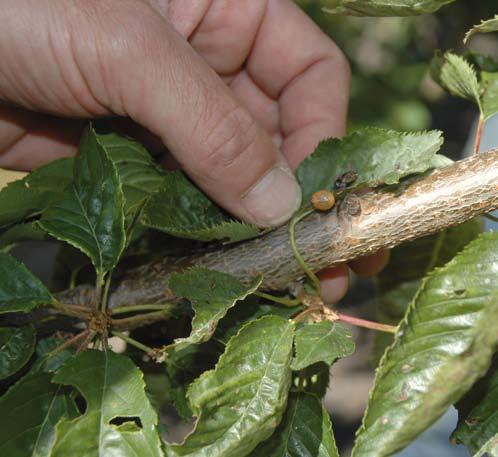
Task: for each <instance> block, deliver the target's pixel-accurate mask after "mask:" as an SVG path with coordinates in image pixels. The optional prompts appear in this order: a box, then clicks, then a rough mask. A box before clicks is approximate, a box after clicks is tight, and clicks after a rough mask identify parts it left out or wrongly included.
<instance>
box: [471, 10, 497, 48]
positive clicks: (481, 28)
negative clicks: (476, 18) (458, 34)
mask: <svg viewBox="0 0 498 457" xmlns="http://www.w3.org/2000/svg"><path fill="white" fill-rule="evenodd" d="M490 32H498V14H496V15H495V17H494V18H493V19H488V20H487V21H481V23H480V24H478V25H474V27H472V28H471V29H470V30H469V31H468V32H467V33H466V35H465V38H464V40H463V42H464V43H467V41H468V40H469V39H470V37H472V36H474V35H476V34H478V33H490Z"/></svg>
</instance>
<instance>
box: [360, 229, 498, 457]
mask: <svg viewBox="0 0 498 457" xmlns="http://www.w3.org/2000/svg"><path fill="white" fill-rule="evenodd" d="M497 268H498V233H486V234H483V235H481V236H480V237H479V238H478V239H477V240H475V241H473V242H472V243H470V244H469V245H468V246H467V247H466V248H465V249H464V251H463V252H461V253H460V254H458V255H457V256H456V257H455V258H454V259H453V260H452V261H451V262H449V263H448V264H447V265H446V266H445V267H443V268H439V269H436V270H434V271H433V272H432V273H431V274H430V275H429V276H428V277H427V278H425V279H424V281H423V283H422V286H421V288H420V290H419V291H418V293H417V295H416V296H415V298H414V300H413V301H412V303H411V304H410V306H409V308H408V311H407V314H406V316H405V319H404V320H403V321H402V323H401V324H400V326H399V328H398V332H397V334H396V336H395V339H394V343H393V344H392V345H391V346H390V347H389V348H388V350H387V351H386V353H385V354H384V356H383V358H382V360H381V362H380V365H379V367H378V369H377V373H376V378H375V383H374V387H373V389H372V391H371V393H370V399H369V402H368V409H367V411H366V413H365V415H364V418H363V425H362V427H361V428H360V430H359V432H358V435H357V439H356V445H355V448H354V450H353V454H352V455H353V457H362V456H368V457H377V456H388V455H392V454H393V453H394V452H396V451H398V450H399V449H401V448H403V447H404V446H406V445H407V444H408V443H410V442H411V441H412V440H413V439H414V438H415V437H416V436H417V435H418V434H420V433H421V432H422V431H423V430H425V429H426V428H427V427H429V425H431V424H432V423H433V422H434V421H435V420H437V419H438V418H439V417H440V416H441V415H442V414H443V413H444V412H445V411H446V410H447V408H448V406H449V405H450V404H452V403H454V402H455V401H457V400H458V399H459V398H460V397H461V396H462V395H463V394H464V393H465V392H466V391H467V390H468V389H469V388H470V387H471V386H472V384H473V383H474V382H475V380H476V379H478V378H479V377H480V376H482V375H483V374H484V373H485V372H486V371H487V369H488V367H489V364H490V361H491V357H492V355H493V352H494V346H496V345H497V343H498V332H497V331H496V321H497V319H498V283H497V282H496V271H497ZM449 380H451V382H449Z"/></svg>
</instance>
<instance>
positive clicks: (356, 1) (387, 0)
mask: <svg viewBox="0 0 498 457" xmlns="http://www.w3.org/2000/svg"><path fill="white" fill-rule="evenodd" d="M453 1H455V0H321V5H323V11H325V12H327V13H332V14H349V15H351V16H416V15H419V14H428V13H433V12H434V11H437V10H438V9H439V8H442V7H443V6H444V5H447V4H448V3H452V2H453Z"/></svg>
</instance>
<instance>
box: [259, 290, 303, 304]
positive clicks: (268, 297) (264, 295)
mask: <svg viewBox="0 0 498 457" xmlns="http://www.w3.org/2000/svg"><path fill="white" fill-rule="evenodd" d="M254 295H256V296H257V297H260V298H264V299H266V300H270V301H272V302H275V303H278V304H279V305H284V306H289V307H292V306H299V305H300V304H301V300H300V299H299V298H287V297H276V296H275V295H271V294H267V293H265V292H259V291H256V292H254Z"/></svg>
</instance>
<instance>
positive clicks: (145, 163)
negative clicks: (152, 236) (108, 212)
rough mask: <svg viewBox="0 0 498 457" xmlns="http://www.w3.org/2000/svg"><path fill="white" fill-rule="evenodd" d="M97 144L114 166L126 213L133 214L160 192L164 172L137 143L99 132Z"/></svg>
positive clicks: (122, 137)
mask: <svg viewBox="0 0 498 457" xmlns="http://www.w3.org/2000/svg"><path fill="white" fill-rule="evenodd" d="M97 139H98V143H99V144H100V145H101V146H102V148H103V149H104V150H105V152H106V153H107V156H108V157H109V159H111V160H112V162H113V163H114V165H115V167H116V170H117V172H118V176H119V179H120V181H121V184H122V187H123V193H124V198H125V214H126V215H129V214H130V213H134V211H136V210H137V208H138V207H140V206H141V205H142V204H143V202H144V201H145V200H146V199H147V198H149V197H150V196H151V195H152V194H153V193H154V192H156V191H157V190H159V188H160V187H161V185H162V184H163V182H164V179H165V176H166V173H165V172H164V171H163V170H161V169H160V168H159V167H158V166H157V165H156V164H155V163H154V162H153V161H152V159H151V157H150V154H149V153H148V152H147V151H146V149H145V148H144V147H143V146H142V145H141V144H140V143H138V142H137V141H135V140H133V139H132V138H128V137H126V136H123V135H119V134H117V133H98V134H97Z"/></svg>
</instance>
